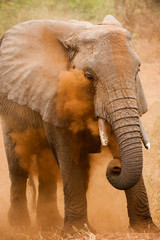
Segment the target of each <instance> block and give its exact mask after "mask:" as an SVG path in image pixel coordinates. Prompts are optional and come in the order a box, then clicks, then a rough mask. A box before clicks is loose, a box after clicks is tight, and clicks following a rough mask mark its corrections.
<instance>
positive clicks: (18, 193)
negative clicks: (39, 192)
mask: <svg viewBox="0 0 160 240" xmlns="http://www.w3.org/2000/svg"><path fill="white" fill-rule="evenodd" d="M2 129H3V134H4V144H5V150H6V155H7V160H8V167H9V174H10V180H11V187H10V201H11V205H10V209H9V213H8V218H9V222H10V224H11V225H12V226H16V227H23V226H28V225H30V217H29V212H28V207H27V199H26V183H27V178H28V172H27V171H25V170H24V169H23V168H22V167H21V166H20V164H19V160H20V159H19V157H18V156H17V154H16V152H15V143H14V142H13V141H12V138H11V133H12V132H13V129H12V128H11V127H10V126H7V125H6V124H4V123H3V125H2Z"/></svg>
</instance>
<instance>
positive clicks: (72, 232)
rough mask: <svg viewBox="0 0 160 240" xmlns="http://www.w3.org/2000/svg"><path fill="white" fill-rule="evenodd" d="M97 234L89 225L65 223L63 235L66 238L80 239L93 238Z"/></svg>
mask: <svg viewBox="0 0 160 240" xmlns="http://www.w3.org/2000/svg"><path fill="white" fill-rule="evenodd" d="M94 234H95V230H94V229H93V228H92V227H91V226H90V224H89V223H76V224H75V223H74V224H71V223H65V224H64V228H63V229H62V232H61V235H62V237H63V238H64V239H65V238H71V237H72V238H80V237H84V236H87V237H91V236H92V235H94Z"/></svg>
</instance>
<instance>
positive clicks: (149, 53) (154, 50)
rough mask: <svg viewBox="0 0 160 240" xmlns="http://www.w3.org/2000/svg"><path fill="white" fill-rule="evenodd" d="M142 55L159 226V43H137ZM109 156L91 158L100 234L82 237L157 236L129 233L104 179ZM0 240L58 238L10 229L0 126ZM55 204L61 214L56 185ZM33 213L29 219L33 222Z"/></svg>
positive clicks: (118, 196) (151, 191)
mask: <svg viewBox="0 0 160 240" xmlns="http://www.w3.org/2000/svg"><path fill="white" fill-rule="evenodd" d="M136 48H137V53H138V55H139V56H140V58H141V61H142V66H141V72H140V77H141V80H142V84H143V87H144V90H145V94H146V98H147V102H148V107H149V111H148V112H147V113H146V114H145V115H144V116H143V117H142V121H143V124H144V126H145V128H146V130H147V132H148V135H149V137H150V140H151V150H149V151H147V150H145V149H144V177H145V182H146V188H147V191H148V195H149V200H150V208H151V213H152V216H153V219H154V221H155V223H156V224H157V226H159V227H160V172H159V171H160V161H159V160H160V135H159V124H160V57H159V56H160V46H159V42H156V41H155V42H154V41H151V42H146V41H143V42H140V43H139V44H137V46H136ZM110 159H111V155H110V153H109V150H108V149H105V150H104V151H103V152H102V154H100V155H95V156H92V157H91V172H90V183H89V190H88V194H87V197H88V214H89V219H90V222H91V224H92V226H93V227H94V228H95V229H96V230H97V232H98V233H99V234H97V235H96V236H95V235H91V234H90V235H89V236H88V238H85V237H83V238H82V239H97V240H99V239H119V240H120V239H123V240H125V239H138V240H141V239H155V240H156V239H160V234H148V233H144V234H136V233H129V232H128V228H127V227H128V217H127V211H126V199H125V196H124V193H123V192H122V191H118V190H116V189H113V187H112V186H110V185H109V183H108V182H107V181H106V179H105V169H106V166H107V162H108V161H109V160H110ZM0 161H1V168H0V239H1V240H3V239H4V240H25V239H26V240H37V239H42V240H47V239H50V240H52V239H55V238H57V234H56V233H54V232H51V233H41V232H35V231H34V233H32V234H27V233H25V231H24V232H23V233H21V232H16V233H14V232H13V229H12V228H11V227H10V226H9V224H8V221H7V211H8V208H9V186H10V182H9V176H8V169H7V161H6V157H5V152H4V145H3V140H2V132H1V129H0ZM58 203H59V210H60V213H61V214H62V215H63V194H62V186H61V183H59V185H58ZM34 218H35V217H34V213H33V214H32V220H33V225H34V222H35V221H34Z"/></svg>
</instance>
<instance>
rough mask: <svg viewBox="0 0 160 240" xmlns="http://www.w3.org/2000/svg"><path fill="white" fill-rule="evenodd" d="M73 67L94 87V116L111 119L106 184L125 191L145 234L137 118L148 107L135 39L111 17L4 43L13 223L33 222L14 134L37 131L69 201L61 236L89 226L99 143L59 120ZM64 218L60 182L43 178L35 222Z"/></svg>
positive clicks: (36, 27) (49, 27) (1, 67)
mask: <svg viewBox="0 0 160 240" xmlns="http://www.w3.org/2000/svg"><path fill="white" fill-rule="evenodd" d="M55 39H56V43H55ZM17 42H18V43H17ZM54 44H56V45H54ZM52 45H54V46H53V47H52ZM55 56H56V57H57V56H58V57H59V59H58V60H57V61H58V64H57V63H56V62H55V61H53V59H54V58H55ZM69 68H77V69H80V70H83V72H84V74H85V76H86V77H88V78H89V79H90V81H91V82H92V85H93V87H94V94H93V95H94V96H93V102H94V113H93V116H94V117H100V118H103V119H105V120H106V124H107V131H108V136H109V148H110V150H111V152H112V154H113V159H114V161H112V162H111V164H110V165H109V167H108V170H107V173H106V174H107V178H108V180H109V181H110V183H111V184H112V185H113V186H114V187H116V188H117V189H122V190H125V193H126V197H127V205H128V215H129V219H130V225H131V227H133V228H135V229H138V230H140V229H146V228H148V224H151V225H152V226H154V224H153V223H152V218H151V215H150V211H149V205H148V198H147V194H146V189H145V186H144V182H143V177H142V158H143V157H142V146H141V135H140V128H139V116H141V115H142V114H143V113H145V112H146V110H147V107H146V102H145V97H144V94H143V89H142V86H141V83H140V80H139V77H138V71H139V68H140V61H139V58H138V57H137V55H136V53H135V52H134V50H133V48H132V44H131V37H130V34H129V33H128V32H127V31H126V30H124V29H123V28H122V26H121V25H120V24H119V23H118V22H117V21H116V20H115V19H114V18H113V17H111V16H108V17H106V18H105V20H104V22H103V24H102V25H92V24H90V23H88V22H78V21H71V22H67V23H66V22H58V21H30V22H26V23H22V24H19V25H17V26H15V27H13V28H12V29H10V30H9V31H8V32H6V33H5V35H4V37H3V38H2V40H1V56H0V73H1V76H0V85H1V90H0V91H1V93H0V114H1V117H2V127H3V133H4V142H5V148H6V154H7V159H8V165H9V171H10V179H11V207H10V210H9V221H10V223H11V224H12V225H29V223H30V219H29V214H28V209H27V200H26V181H27V178H28V171H27V170H26V169H23V168H22V167H21V166H20V156H19V155H17V153H16V151H15V143H14V142H13V140H12V138H11V136H12V133H15V132H19V133H23V132H24V133H25V131H26V130H27V129H29V128H34V129H42V130H43V131H44V132H45V135H46V139H47V141H48V144H49V145H48V148H49V146H50V148H51V150H52V152H53V155H54V158H55V159H56V161H57V163H58V164H59V168H60V172H61V176H62V181H63V191H64V201H65V218H64V233H65V232H72V231H73V229H74V228H73V226H74V227H76V228H77V229H82V228H83V227H84V223H87V224H88V219H87V201H86V191H87V182H88V169H89V163H88V154H89V153H91V152H97V151H98V150H99V148H100V142H99V138H98V139H97V138H96V139H95V137H93V136H92V135H91V134H89V135H88V130H87V129H85V130H84V131H82V132H81V133H79V134H73V133H72V132H71V131H70V130H69V129H68V127H67V124H66V123H65V121H64V120H63V119H59V117H58V115H57V112H56V106H55V101H54V99H55V98H56V92H57V89H58V85H57V80H56V79H57V78H58V74H59V73H60V72H61V71H63V70H68V69H69ZM91 146H92V147H91ZM25 147H26V146H25ZM92 148H93V149H92ZM115 159H117V160H115ZM112 163H113V164H112ZM119 163H120V164H119ZM60 218H61V217H60V215H59V212H58V209H57V202H56V176H55V175H54V174H53V173H52V172H51V173H48V178H47V180H46V179H45V181H44V179H41V177H40V176H39V197H38V205H37V219H38V222H39V224H40V225H41V226H42V227H46V226H55V225H56V224H59V223H60V221H61V220H60ZM55 222H56V223H55ZM106 224H107V223H106Z"/></svg>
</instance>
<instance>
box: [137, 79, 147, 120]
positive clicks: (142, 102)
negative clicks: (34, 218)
mask: <svg viewBox="0 0 160 240" xmlns="http://www.w3.org/2000/svg"><path fill="white" fill-rule="evenodd" d="M136 96H137V103H138V110H139V116H140V117H141V116H142V114H144V113H146V112H147V110H148V109H147V102H146V98H145V95H144V91H143V88H142V83H141V81H140V78H139V75H138V74H137V77H136Z"/></svg>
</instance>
